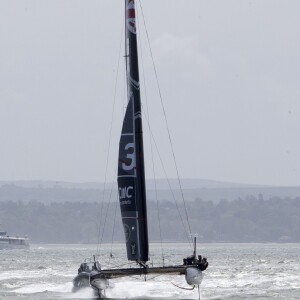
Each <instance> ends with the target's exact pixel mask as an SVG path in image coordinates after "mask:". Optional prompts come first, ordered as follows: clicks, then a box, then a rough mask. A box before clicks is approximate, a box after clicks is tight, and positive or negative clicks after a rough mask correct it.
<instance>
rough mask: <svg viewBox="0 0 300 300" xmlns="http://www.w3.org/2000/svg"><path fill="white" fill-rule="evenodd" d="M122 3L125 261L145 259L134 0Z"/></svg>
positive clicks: (121, 178)
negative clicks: (124, 7) (123, 43)
mask: <svg viewBox="0 0 300 300" xmlns="http://www.w3.org/2000/svg"><path fill="white" fill-rule="evenodd" d="M125 4H126V10H125V14H126V17H125V19H126V39H125V40H126V45H125V48H126V56H125V57H126V62H127V63H126V67H127V93H128V106H127V109H126V113H125V117H124V122H123V128H122V133H121V138H120V145H119V163H118V188H119V200H120V207H121V215H122V221H123V226H124V232H125V239H126V248H127V257H128V260H134V261H138V262H146V261H148V252H149V245H148V228H147V207H146V186H145V170H144V150H143V130H142V114H141V99H140V84H139V71H138V52H137V38H136V25H135V2H134V0H125Z"/></svg>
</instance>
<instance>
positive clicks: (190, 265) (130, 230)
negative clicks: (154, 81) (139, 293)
mask: <svg viewBox="0 0 300 300" xmlns="http://www.w3.org/2000/svg"><path fill="white" fill-rule="evenodd" d="M125 5H126V7H125V32H126V33H125V34H126V36H125V59H126V73H127V75H126V76H127V96H128V105H127V109H126V113H125V117H124V121H123V127H122V132H121V137H120V143H119V160H118V190H119V201H120V208H121V216H122V222H123V227H124V233H125V239H126V249H127V258H128V260H129V261H135V262H136V264H137V265H136V267H135V268H116V269H101V267H100V264H99V263H98V262H97V261H96V260H95V259H94V262H90V263H83V264H82V265H81V267H80V269H79V270H78V273H79V274H78V275H77V276H76V277H75V279H74V280H73V283H74V287H75V288H79V287H81V286H86V285H90V286H92V287H93V288H94V289H95V290H96V291H97V292H98V294H99V296H100V297H101V296H104V294H105V289H106V288H108V286H109V280H110V279H114V278H119V277H125V276H132V275H148V274H169V275H185V278H186V282H187V283H188V284H189V285H191V286H198V287H199V284H200V283H201V280H202V271H204V270H205V269H206V268H207V266H208V262H207V260H206V258H202V256H201V255H199V256H196V239H195V240H194V252H193V254H192V255H191V256H188V257H187V258H184V259H183V263H182V264H178V265H171V266H161V267H150V266H149V265H148V264H147V262H148V260H149V241H148V228H147V227H148V226H147V205H146V185H145V170H144V149H143V130H142V112H141V97H140V81H139V66H138V50H137V31H136V18H135V15H136V13H135V1H134V0H125ZM87 267H88V268H87Z"/></svg>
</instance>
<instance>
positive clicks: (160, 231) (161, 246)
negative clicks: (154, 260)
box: [136, 14, 164, 265]
mask: <svg viewBox="0 0 300 300" xmlns="http://www.w3.org/2000/svg"><path fill="white" fill-rule="evenodd" d="M136 19H137V22H138V23H139V18H138V14H137V15H136ZM138 28H141V27H140V26H138ZM138 37H139V42H140V55H141V63H142V64H141V66H142V77H143V83H144V95H145V102H146V111H147V116H148V120H149V122H147V123H148V129H149V132H150V131H151V126H150V113H149V106H148V96H147V85H146V79H145V78H146V77H145V68H144V58H143V48H142V43H141V33H140V34H139V35H138ZM149 142H150V152H151V161H152V172H153V179H154V190H155V199H156V207H157V218H158V227H159V236H160V248H161V256H162V261H163V265H164V250H163V242H162V230H161V220H160V213H159V212H160V211H159V204H158V195H157V184H156V176H155V165H154V155H153V145H152V139H151V135H149Z"/></svg>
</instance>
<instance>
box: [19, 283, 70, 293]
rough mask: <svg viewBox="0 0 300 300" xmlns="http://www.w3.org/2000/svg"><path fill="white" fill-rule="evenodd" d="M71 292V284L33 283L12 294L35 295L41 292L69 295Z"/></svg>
mask: <svg viewBox="0 0 300 300" xmlns="http://www.w3.org/2000/svg"><path fill="white" fill-rule="evenodd" d="M71 291H72V283H71V282H67V283H64V284H55V283H34V284H29V285H26V286H23V287H21V288H18V289H15V290H14V292H15V293H17V294H36V293H42V292H58V293H70V292H71Z"/></svg>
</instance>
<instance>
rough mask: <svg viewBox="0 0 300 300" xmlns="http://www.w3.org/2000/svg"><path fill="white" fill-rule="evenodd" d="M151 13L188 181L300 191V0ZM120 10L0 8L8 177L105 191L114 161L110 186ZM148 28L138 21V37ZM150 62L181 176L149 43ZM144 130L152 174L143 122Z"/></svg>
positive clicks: (92, 4) (120, 4)
mask: <svg viewBox="0 0 300 300" xmlns="http://www.w3.org/2000/svg"><path fill="white" fill-rule="evenodd" d="M142 5H143V11H144V15H145V20H146V24H147V29H148V34H149V37H150V42H151V47H152V51H153V56H154V60H155V65H156V68H157V73H158V78H159V82H160V87H161V92H162V95H163V101H164V104H165V110H166V113H167V118H168V123H169V128H170V132H171V136H172V141H173V145H174V151H175V155H176V159H177V164H178V169H179V173H180V175H181V177H182V178H202V179H215V180H221V181H232V182H242V183H254V184H270V185H299V184H300V183H299V179H300V138H299V135H300V134H299V131H300V55H299V53H300V32H299V31H300V18H299V11H300V1H299V0H281V1H278V0H256V1H251V0H247V1H244V0H226V1H224V0H219V1H215V0H209V1H204V0H186V1H179V0H151V1H147V0H143V1H142ZM137 7H138V8H139V5H138V4H137ZM123 11H124V0H109V1H104V0H97V1H94V0H89V1H86V0H70V1H67V0H51V1H50V0H43V1H41V0H1V1H0V145H1V146H0V180H31V179H39V180H57V181H60V180H64V181H80V182H86V181H103V180H104V177H105V167H106V162H107V159H108V162H109V163H108V169H109V171H108V175H107V177H108V179H109V178H111V177H113V174H114V170H115V167H116V163H117V157H116V155H117V151H118V149H117V147H118V140H119V134H120V130H121V119H122V111H123V108H124V76H123V73H124V72H123V69H124V68H123V58H121V62H120V70H119V73H118V71H117V70H118V69H117V65H118V59H119V55H120V51H119V47H120V43H121V42H122V41H121V36H122V35H121V32H122V25H123ZM142 24H143V22H142V18H141V13H139V27H140V28H141V30H142V32H141V34H140V35H141V37H142V38H143V37H145V34H144V31H143V30H144V29H143V26H142ZM142 44H143V45H146V46H147V42H146V40H145V39H144V40H143V39H142ZM122 55H123V52H122V53H121V56H122ZM143 58H144V59H143V62H140V65H141V66H142V65H143V66H144V69H145V71H144V72H145V80H146V91H147V100H148V105H149V110H150V117H149V118H150V122H151V130H152V132H153V135H154V136H155V140H156V143H157V144H158V147H159V151H160V153H161V156H162V159H163V160H164V163H165V167H166V168H167V169H168V171H167V172H168V176H169V177H175V176H176V172H175V169H174V165H173V164H172V160H171V157H172V155H171V152H170V146H169V144H168V143H167V142H166V141H167V131H166V127H165V123H164V119H163V114H162V110H161V106H160V100H159V97H158V92H157V89H156V85H155V78H154V76H153V74H154V73H153V68H152V66H151V65H152V63H151V59H150V56H149V50H147V47H144V46H143ZM117 74H119V76H117ZM141 77H142V76H141ZM116 78H118V79H117V90H116V95H117V97H116V104H115V107H116V108H115V110H114V113H113V127H112V140H111V150H110V155H109V157H108V156H107V151H108V140H109V132H110V122H111V116H112V109H113V99H114V93H115V92H114V87H115V83H116ZM142 84H143V81H142ZM144 91H145V88H144V85H143V95H144ZM145 99H146V97H145V96H143V101H144V108H146V105H145ZM144 128H145V144H146V145H145V147H146V164H147V170H148V171H149V172H147V173H148V174H149V175H148V176H149V177H153V174H152V171H151V170H152V166H151V151H150V150H149V149H150V146H149V135H148V130H147V122H146V120H144ZM154 158H155V161H156V160H157V154H156V153H154ZM155 169H156V177H164V173H163V171H162V168H161V167H160V166H159V164H158V163H157V162H155Z"/></svg>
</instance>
